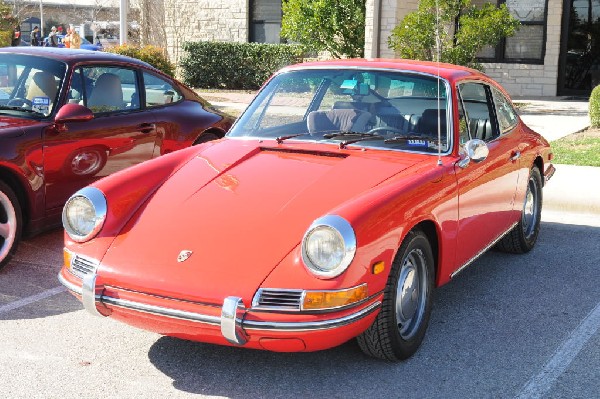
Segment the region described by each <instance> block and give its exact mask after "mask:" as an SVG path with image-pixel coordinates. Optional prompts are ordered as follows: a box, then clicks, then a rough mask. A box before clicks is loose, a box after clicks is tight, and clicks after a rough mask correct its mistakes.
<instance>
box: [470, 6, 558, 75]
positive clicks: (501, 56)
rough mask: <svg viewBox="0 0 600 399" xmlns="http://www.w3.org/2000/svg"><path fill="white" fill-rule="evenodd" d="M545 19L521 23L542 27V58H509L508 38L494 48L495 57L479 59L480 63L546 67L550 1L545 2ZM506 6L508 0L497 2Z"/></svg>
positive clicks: (522, 22) (522, 24)
mask: <svg viewBox="0 0 600 399" xmlns="http://www.w3.org/2000/svg"><path fill="white" fill-rule="evenodd" d="M544 3H545V4H544V19H543V20H541V21H520V22H521V26H542V29H543V32H542V52H541V54H540V58H508V57H507V56H506V38H503V39H501V40H500V42H499V43H498V44H497V45H496V47H494V53H495V54H494V57H477V60H478V61H479V62H484V63H503V64H531V65H544V59H545V58H546V41H547V40H546V37H547V34H548V0H545V1H544ZM502 4H506V0H497V1H496V5H497V6H500V5H502Z"/></svg>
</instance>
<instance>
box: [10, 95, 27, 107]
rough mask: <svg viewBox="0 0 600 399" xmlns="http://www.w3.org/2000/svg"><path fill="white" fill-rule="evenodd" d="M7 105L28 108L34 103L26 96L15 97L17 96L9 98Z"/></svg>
mask: <svg viewBox="0 0 600 399" xmlns="http://www.w3.org/2000/svg"><path fill="white" fill-rule="evenodd" d="M6 105H8V106H10V107H23V106H27V107H28V108H31V106H32V105H33V103H32V102H31V100H28V99H26V98H20V97H15V98H12V99H10V100H8V102H7V103H6Z"/></svg>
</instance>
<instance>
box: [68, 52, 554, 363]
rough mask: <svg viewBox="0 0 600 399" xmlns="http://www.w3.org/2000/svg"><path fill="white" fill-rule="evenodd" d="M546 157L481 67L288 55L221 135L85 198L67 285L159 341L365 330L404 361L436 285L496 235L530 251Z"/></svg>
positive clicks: (72, 209) (332, 339)
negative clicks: (303, 60) (303, 59)
mask: <svg viewBox="0 0 600 399" xmlns="http://www.w3.org/2000/svg"><path fill="white" fill-rule="evenodd" d="M551 161H552V152H551V150H550V146H549V144H548V142H547V141H546V140H544V139H543V138H542V137H541V136H540V135H539V134H537V133H535V132H534V131H532V130H531V129H529V128H528V127H527V126H525V125H524V124H523V122H522V121H521V119H520V118H519V116H518V114H517V112H516V111H515V109H514V108H513V106H512V103H511V101H510V99H509V97H508V95H507V93H506V91H504V90H503V89H502V88H501V87H500V86H499V85H498V84H497V83H496V82H494V81H493V80H491V79H490V78H489V77H487V76H485V75H483V74H481V73H479V72H477V71H474V70H470V69H467V68H463V67H458V66H453V65H447V64H436V63H428V62H410V61H405V60H398V61H394V60H342V61H340V60H338V61H328V62H316V63H308V64H301V65H296V66H292V67H288V68H285V69H283V70H281V71H280V72H278V73H277V74H276V75H275V76H274V77H273V78H272V79H271V80H270V81H269V82H268V83H267V84H266V85H265V86H264V87H263V89H262V90H261V91H260V92H259V93H258V94H257V96H256V98H255V99H254V100H253V102H252V103H251V104H250V105H249V107H248V108H247V109H246V111H244V113H243V114H242V115H241V116H240V118H239V119H238V120H237V122H236V123H235V125H234V126H233V127H232V129H231V131H230V132H229V133H228V134H227V135H226V136H225V138H223V139H222V140H219V141H215V142H211V143H206V144H204V145H202V146H199V147H197V148H190V149H186V150H182V151H179V152H177V153H175V154H170V155H167V156H165V157H161V158H160V159H156V160H153V161H150V162H146V163H143V164H141V165H137V166H135V167H133V168H130V169H128V170H127V171H125V172H123V173H120V174H117V175H114V176H111V177H109V178H107V179H103V180H101V181H97V182H95V183H94V184H92V185H91V186H88V187H86V188H83V189H82V190H80V191H78V192H77V193H75V194H74V195H73V196H72V197H71V198H70V199H69V200H68V202H67V203H66V205H65V208H64V211H63V224H64V227H65V230H66V235H65V253H64V265H63V268H62V270H61V272H60V274H59V279H60V281H61V282H62V284H63V285H65V286H66V287H67V288H68V289H69V290H70V291H71V292H73V293H74V294H75V295H76V296H78V297H80V298H81V300H82V302H83V304H84V307H85V308H86V309H87V310H89V311H90V312H91V313H93V314H95V315H100V316H108V317H112V318H115V319H117V320H120V321H123V322H125V323H129V324H131V325H133V326H136V327H140V328H144V329H148V330H151V331H155V332H157V333H160V334H164V335H170V336H175V337H179V338H183V339H189V340H195V341H201V342H208V343H214V344H220V345H236V346H244V347H246V348H253V349H264V350H270V351H288V352H294V351H315V350H321V349H326V348H330V347H333V346H336V345H340V344H342V343H343V342H345V341H347V340H349V339H352V338H355V337H356V338H357V339H358V343H359V345H360V347H361V348H362V349H363V351H364V352H365V353H367V354H368V355H371V356H374V357H378V358H381V359H386V360H399V359H406V358H408V357H410V356H411V355H412V354H413V353H415V351H416V350H417V348H418V347H419V345H420V344H421V341H422V339H423V336H424V334H425V331H426V328H427V324H428V320H429V315H430V312H431V306H432V292H433V289H434V287H438V286H441V285H443V284H445V283H447V282H448V281H450V280H451V279H452V278H453V277H455V276H456V275H457V274H458V273H459V272H460V271H462V270H463V269H464V268H465V267H467V266H468V265H470V264H471V263H472V262H473V260H475V259H476V258H477V257H478V256H480V255H481V254H482V253H484V252H485V251H486V250H487V249H488V248H490V247H492V246H494V245H496V246H497V247H498V248H500V249H502V250H505V251H508V252H514V253H524V252H528V251H530V250H531V249H532V248H533V247H534V245H535V243H536V240H537V237H538V232H539V229H540V213H541V209H542V187H543V186H544V184H545V183H546V181H547V180H548V179H549V178H550V177H551V176H552V174H553V172H554V167H553V166H552V162H551ZM132 187H135V189H133V188H132Z"/></svg>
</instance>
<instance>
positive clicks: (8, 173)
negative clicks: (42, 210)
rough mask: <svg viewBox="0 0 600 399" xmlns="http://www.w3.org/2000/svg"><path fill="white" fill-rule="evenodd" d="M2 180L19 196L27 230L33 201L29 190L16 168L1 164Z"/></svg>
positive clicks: (0, 178)
mask: <svg viewBox="0 0 600 399" xmlns="http://www.w3.org/2000/svg"><path fill="white" fill-rule="evenodd" d="M0 180H2V181H3V182H4V183H5V184H7V185H8V186H9V187H10V188H11V189H12V190H13V192H14V193H15V195H16V196H17V200H18V201H19V205H21V216H22V218H23V231H26V230H27V229H26V226H27V225H28V223H29V219H30V217H31V202H30V200H29V196H28V195H27V190H26V188H25V185H24V183H23V181H22V179H21V178H19V176H18V175H17V174H16V173H15V171H14V170H12V169H10V168H8V167H6V166H4V165H0Z"/></svg>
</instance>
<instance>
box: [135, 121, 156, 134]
mask: <svg viewBox="0 0 600 399" xmlns="http://www.w3.org/2000/svg"><path fill="white" fill-rule="evenodd" d="M138 129H140V131H141V132H142V133H151V132H153V131H154V130H155V129H156V125H155V124H154V123H142V124H140V125H139V126H138Z"/></svg>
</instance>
